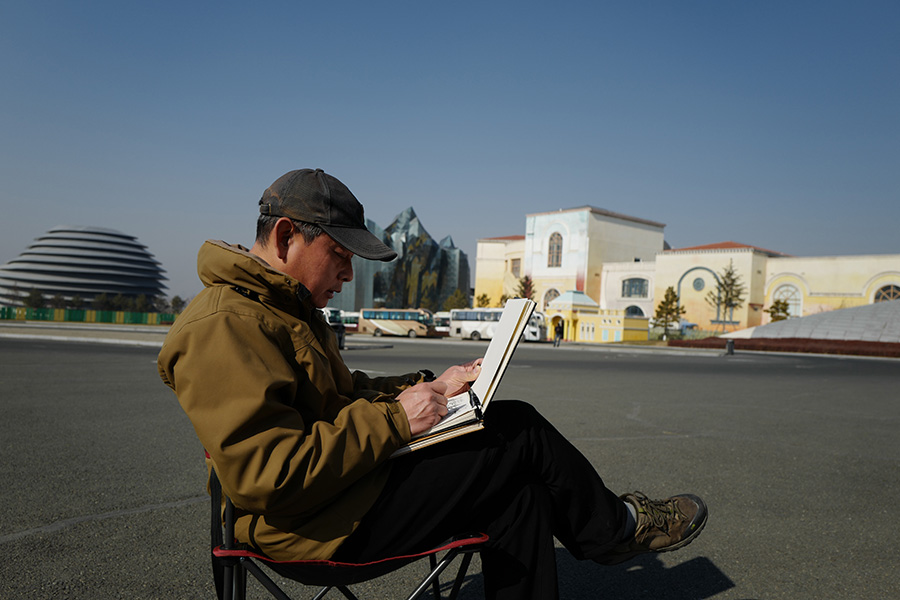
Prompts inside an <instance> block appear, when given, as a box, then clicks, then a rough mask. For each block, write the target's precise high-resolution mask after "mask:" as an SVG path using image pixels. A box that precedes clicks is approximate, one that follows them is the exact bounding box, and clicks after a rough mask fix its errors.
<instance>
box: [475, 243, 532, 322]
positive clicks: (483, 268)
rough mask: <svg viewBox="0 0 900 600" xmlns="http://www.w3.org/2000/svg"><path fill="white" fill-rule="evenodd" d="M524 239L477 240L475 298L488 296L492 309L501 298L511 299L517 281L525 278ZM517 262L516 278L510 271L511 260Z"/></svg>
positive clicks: (516, 287)
mask: <svg viewBox="0 0 900 600" xmlns="http://www.w3.org/2000/svg"><path fill="white" fill-rule="evenodd" d="M524 248H525V238H524V237H522V236H517V237H508V238H487V239H482V240H478V249H477V252H476V259H475V260H476V263H475V264H476V266H475V298H478V297H479V296H481V295H482V294H487V296H488V297H489V298H490V300H491V306H500V298H501V297H502V296H504V295H506V296H507V297H510V298H512V297H514V296H515V295H516V290H517V289H518V287H519V280H520V279H521V278H522V277H523V276H524V275H525V267H524ZM516 260H518V261H519V263H518V264H519V275H518V276H516V275H515V273H513V271H512V266H513V261H516Z"/></svg>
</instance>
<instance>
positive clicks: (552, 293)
mask: <svg viewBox="0 0 900 600" xmlns="http://www.w3.org/2000/svg"><path fill="white" fill-rule="evenodd" d="M557 298H559V291H557V290H556V289H555V288H550V289H549V290H547V292H546V293H545V294H544V310H546V309H547V307H548V306H549V305H550V303H551V302H553V301H554V300H556V299H557Z"/></svg>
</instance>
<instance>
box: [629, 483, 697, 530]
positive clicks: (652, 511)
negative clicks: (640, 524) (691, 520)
mask: <svg viewBox="0 0 900 600" xmlns="http://www.w3.org/2000/svg"><path fill="white" fill-rule="evenodd" d="M635 497H636V498H637V499H638V500H639V502H640V506H639V507H638V512H641V513H643V514H644V515H646V516H647V518H649V519H650V524H652V526H653V527H656V528H658V529H661V530H663V531H665V532H668V530H669V525H670V524H671V523H673V522H675V521H678V520H681V519H684V518H686V515H685V514H684V513H683V512H681V511H680V510H678V505H677V504H676V503H675V501H674V500H651V499H650V498H648V497H647V496H645V495H644V494H641V493H640V492H638V493H635Z"/></svg>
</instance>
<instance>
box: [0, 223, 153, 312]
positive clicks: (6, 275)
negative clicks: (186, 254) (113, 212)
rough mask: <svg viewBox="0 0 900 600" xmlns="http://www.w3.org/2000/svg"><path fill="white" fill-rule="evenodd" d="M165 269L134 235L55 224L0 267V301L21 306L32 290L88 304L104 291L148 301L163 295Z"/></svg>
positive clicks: (109, 293)
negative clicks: (142, 298)
mask: <svg viewBox="0 0 900 600" xmlns="http://www.w3.org/2000/svg"><path fill="white" fill-rule="evenodd" d="M166 280H167V278H166V277H165V271H164V270H163V269H162V267H161V265H160V263H159V262H158V261H157V260H156V259H154V258H153V255H152V254H150V252H149V251H148V250H147V247H146V246H144V245H142V244H140V243H139V242H138V241H137V238H135V237H134V236H130V235H126V234H124V233H121V232H119V231H115V230H113V229H102V228H99V227H72V226H60V227H54V228H53V229H51V230H50V231H48V232H47V233H46V234H44V235H43V236H41V237H39V238H37V239H36V240H35V241H34V242H33V243H32V244H31V245H30V246H29V247H28V249H27V250H25V251H24V252H23V253H22V254H20V255H19V256H18V257H16V258H14V259H13V260H11V261H9V262H7V263H6V264H4V265H2V266H0V304H2V305H6V306H23V305H24V301H25V298H26V297H27V296H28V295H29V294H32V293H33V290H36V291H38V292H40V293H41V295H42V296H43V297H44V298H46V299H50V298H54V297H62V298H63V299H64V300H66V301H67V302H71V301H72V300H73V299H75V298H78V299H81V300H82V301H83V302H85V303H86V304H90V303H91V302H93V301H94V299H95V298H96V297H97V296H99V295H101V294H106V295H108V296H111V297H115V296H118V295H120V294H121V295H122V296H123V297H126V298H137V297H139V296H144V297H145V298H146V299H148V300H152V299H154V298H162V297H164V296H165V290H166V285H165V284H164V283H163V282H164V281H166Z"/></svg>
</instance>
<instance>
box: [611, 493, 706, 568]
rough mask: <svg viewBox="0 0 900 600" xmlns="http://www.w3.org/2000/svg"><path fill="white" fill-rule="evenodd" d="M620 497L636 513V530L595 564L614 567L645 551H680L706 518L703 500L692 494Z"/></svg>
mask: <svg viewBox="0 0 900 600" xmlns="http://www.w3.org/2000/svg"><path fill="white" fill-rule="evenodd" d="M621 498H622V500H624V501H625V502H628V503H629V504H631V505H632V506H634V508H635V509H636V510H637V529H636V530H635V532H634V537H633V538H632V539H629V540H626V541H625V542H623V543H621V544H619V545H618V546H616V547H615V548H614V549H613V550H612V551H611V552H610V553H609V554H607V555H606V556H604V557H603V558H601V559H599V560H598V561H597V562H599V563H601V564H604V565H617V564H619V563H621V562H625V561H626V560H629V559H631V558H633V557H635V556H637V555H638V554H643V553H645V552H670V551H672V550H678V549H679V548H684V547H685V546H687V545H688V544H690V543H691V542H693V541H694V538H696V537H697V536H698V535H700V531H702V530H703V526H704V525H706V518H707V516H708V515H709V513H708V512H707V510H706V504H705V503H704V502H703V500H701V499H700V498H698V497H697V496H694V495H692V494H681V495H678V496H672V497H671V498H667V499H666V500H650V499H649V498H647V496H645V495H644V494H642V493H640V492H635V493H633V494H625V495H624V496H621Z"/></svg>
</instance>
